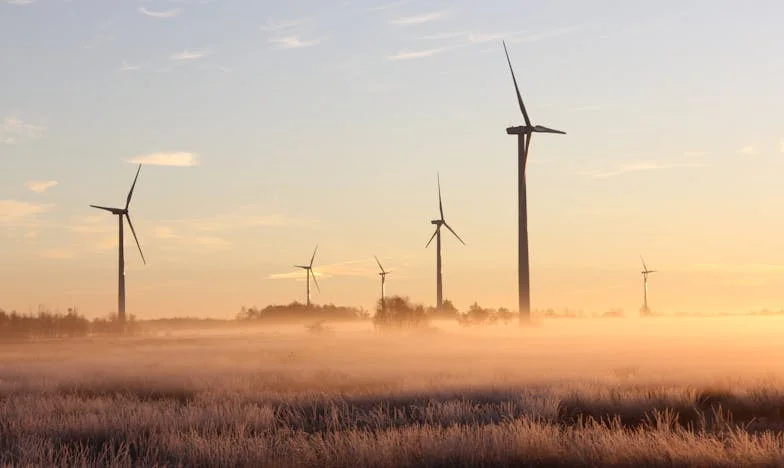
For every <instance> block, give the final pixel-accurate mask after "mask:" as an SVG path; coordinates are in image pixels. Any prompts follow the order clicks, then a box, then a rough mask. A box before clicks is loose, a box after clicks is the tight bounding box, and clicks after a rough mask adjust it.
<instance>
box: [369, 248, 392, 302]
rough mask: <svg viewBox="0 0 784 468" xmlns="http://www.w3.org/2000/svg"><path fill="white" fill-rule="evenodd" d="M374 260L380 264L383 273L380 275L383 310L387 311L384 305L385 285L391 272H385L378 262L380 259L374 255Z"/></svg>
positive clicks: (379, 263)
mask: <svg viewBox="0 0 784 468" xmlns="http://www.w3.org/2000/svg"><path fill="white" fill-rule="evenodd" d="M373 258H375V259H376V263H378V268H379V269H380V270H381V273H379V276H381V309H382V310H385V309H386V307H385V305H386V304H385V303H384V283H386V281H387V275H388V274H390V273H391V272H390V271H386V270H384V267H383V266H381V262H380V261H379V260H378V257H376V256H375V255H374V256H373Z"/></svg>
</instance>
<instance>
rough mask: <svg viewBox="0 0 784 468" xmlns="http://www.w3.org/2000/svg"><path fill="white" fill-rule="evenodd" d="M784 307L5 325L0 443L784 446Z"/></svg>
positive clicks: (99, 454) (383, 454)
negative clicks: (409, 324)
mask: <svg viewBox="0 0 784 468" xmlns="http://www.w3.org/2000/svg"><path fill="white" fill-rule="evenodd" d="M781 336H784V317H780V316H769V317H723V318H722V317H711V318H664V317H659V318H650V319H631V318H629V319H574V320H552V321H548V322H546V323H544V324H543V326H541V327H532V328H524V329H519V328H517V327H516V326H509V327H503V326H498V327H487V328H485V329H477V330H471V329H461V328H459V327H457V326H455V325H452V324H451V323H446V322H444V323H436V324H435V327H433V328H430V329H429V330H428V331H417V332H411V333H396V334H377V333H375V332H374V331H373V329H372V326H370V325H368V324H364V323H363V324H343V325H339V324H337V325H331V326H329V327H328V328H327V329H322V330H321V332H320V333H314V332H313V330H309V329H308V328H307V327H304V326H302V325H291V326H282V325H280V326H267V327H256V328H254V327H246V328H236V329H227V328H225V327H224V328H222V329H215V330H187V329H182V330H176V331H166V332H161V333H158V334H154V333H153V334H148V335H145V336H137V337H122V338H93V339H74V340H52V341H37V342H20V343H4V344H2V345H0V454H2V455H1V457H2V458H1V459H0V463H2V464H4V465H5V464H10V465H30V464H32V465H39V466H74V465H78V466H85V465H86V466H91V465H92V466H96V465H100V466H106V465H110V466H131V465H136V466H154V465H157V466H164V465H165V466H178V465H179V466H207V465H210V466H217V465H220V466H390V467H392V466H395V467H397V466H482V465H486V466H489V465H493V466H512V465H513V466H597V465H604V466H727V467H729V466H741V465H745V466H784V435H783V434H784V379H783V378H782V377H784V366H782V364H781V363H782V362H784V346H782V344H781V340H780V337H781Z"/></svg>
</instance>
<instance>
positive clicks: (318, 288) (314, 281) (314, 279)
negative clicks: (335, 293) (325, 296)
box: [308, 269, 321, 292]
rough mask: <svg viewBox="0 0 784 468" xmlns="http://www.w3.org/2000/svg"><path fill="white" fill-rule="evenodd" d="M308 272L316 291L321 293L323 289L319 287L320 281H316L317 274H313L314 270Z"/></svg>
mask: <svg viewBox="0 0 784 468" xmlns="http://www.w3.org/2000/svg"><path fill="white" fill-rule="evenodd" d="M308 271H309V272H310V276H311V277H312V278H313V284H315V285H316V290H317V291H318V292H321V288H320V287H319V285H318V281H316V274H315V273H313V269H308Z"/></svg>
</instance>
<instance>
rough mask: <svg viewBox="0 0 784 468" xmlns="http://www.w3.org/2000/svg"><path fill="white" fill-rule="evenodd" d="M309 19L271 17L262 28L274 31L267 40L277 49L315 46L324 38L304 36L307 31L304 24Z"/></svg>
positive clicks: (270, 31)
mask: <svg viewBox="0 0 784 468" xmlns="http://www.w3.org/2000/svg"><path fill="white" fill-rule="evenodd" d="M309 21H310V20H309V19H308V18H299V19H294V20H277V19H272V18H269V19H267V24H265V25H263V26H261V29H262V30H263V31H267V32H269V33H272V35H271V36H270V37H269V38H268V39H267V41H268V42H269V43H270V44H272V45H273V46H274V48H275V49H301V48H304V47H313V46H315V45H318V44H321V42H322V39H320V38H317V39H303V38H302V37H303V35H304V34H305V32H306V31H305V28H304V26H305V25H306V23H308V22H309Z"/></svg>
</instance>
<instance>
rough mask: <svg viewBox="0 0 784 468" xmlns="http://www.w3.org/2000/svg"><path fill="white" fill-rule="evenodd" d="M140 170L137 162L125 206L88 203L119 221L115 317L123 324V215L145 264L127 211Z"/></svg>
mask: <svg viewBox="0 0 784 468" xmlns="http://www.w3.org/2000/svg"><path fill="white" fill-rule="evenodd" d="M141 170H142V165H141V164H139V168H138V169H136V177H134V178H133V184H131V190H130V191H129V192H128V198H126V199H125V208H110V207H108V206H99V205H90V206H91V207H92V208H97V209H99V210H104V211H108V212H109V213H111V214H113V215H117V221H118V222H119V228H120V230H119V233H120V242H119V249H118V250H119V259H120V261H119V275H118V276H119V278H118V289H117V319H118V320H119V322H120V324H121V325H124V324H125V254H124V250H125V245H124V243H123V216H124V217H125V218H126V219H127V220H128V226H130V227H131V233H132V234H133V239H134V240H135V241H136V247H138V248H139V255H141V257H142V262H143V263H144V264H145V265H146V264H147V260H145V258H144V253H142V246H141V245H139V238H138V237H136V231H135V230H134V229H133V223H132V222H131V216H130V214H129V213H128V206H129V205H130V204H131V197H133V189H134V188H135V187H136V180H137V179H138V178H139V171H141Z"/></svg>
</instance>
